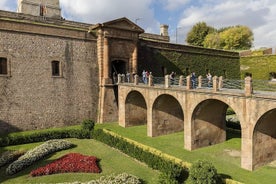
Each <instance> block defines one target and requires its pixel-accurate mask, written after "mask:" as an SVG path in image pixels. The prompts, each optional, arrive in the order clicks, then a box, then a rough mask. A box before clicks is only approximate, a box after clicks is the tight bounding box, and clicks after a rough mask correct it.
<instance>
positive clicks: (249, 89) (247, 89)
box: [244, 76, 253, 96]
mask: <svg viewBox="0 0 276 184" xmlns="http://www.w3.org/2000/svg"><path fill="white" fill-rule="evenodd" d="M244 82H245V85H244V93H245V96H251V95H252V94H253V85H252V78H251V77H249V76H248V77H246V78H245V80H244Z"/></svg>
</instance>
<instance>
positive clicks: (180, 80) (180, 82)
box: [179, 75, 184, 86]
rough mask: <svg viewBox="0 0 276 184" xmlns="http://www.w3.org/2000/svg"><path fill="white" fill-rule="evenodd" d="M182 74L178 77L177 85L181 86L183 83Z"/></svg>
mask: <svg viewBox="0 0 276 184" xmlns="http://www.w3.org/2000/svg"><path fill="white" fill-rule="evenodd" d="M183 81H184V76H183V75H180V77H179V86H183V85H184V82H183Z"/></svg>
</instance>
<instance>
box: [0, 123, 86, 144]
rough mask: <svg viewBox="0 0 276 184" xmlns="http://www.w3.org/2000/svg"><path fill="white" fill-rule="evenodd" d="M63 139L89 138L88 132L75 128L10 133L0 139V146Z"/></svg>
mask: <svg viewBox="0 0 276 184" xmlns="http://www.w3.org/2000/svg"><path fill="white" fill-rule="evenodd" d="M63 138H79V139H83V138H90V132H89V131H87V130H85V129H81V128H79V127H76V126H75V127H67V128H58V129H47V130H36V131H28V132H17V133H10V134H8V135H6V136H2V137H0V146H8V145H18V144H27V143H33V142H42V141H47V140H50V139H63Z"/></svg>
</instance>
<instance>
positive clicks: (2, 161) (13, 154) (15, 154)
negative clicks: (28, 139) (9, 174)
mask: <svg viewBox="0 0 276 184" xmlns="http://www.w3.org/2000/svg"><path fill="white" fill-rule="evenodd" d="M25 152H26V151H23V150H8V151H5V152H4V153H2V154H1V156H0V167H2V166H4V165H6V164H9V163H11V162H13V161H15V160H16V159H18V158H19V157H20V156H21V155H24V153H25Z"/></svg>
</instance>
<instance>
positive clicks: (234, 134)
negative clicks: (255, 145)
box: [226, 128, 241, 140]
mask: <svg viewBox="0 0 276 184" xmlns="http://www.w3.org/2000/svg"><path fill="white" fill-rule="evenodd" d="M234 138H241V131H240V130H237V129H232V128H227V130H226V140H229V139H234Z"/></svg>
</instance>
